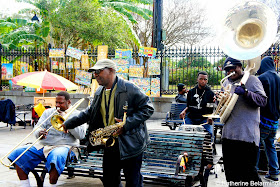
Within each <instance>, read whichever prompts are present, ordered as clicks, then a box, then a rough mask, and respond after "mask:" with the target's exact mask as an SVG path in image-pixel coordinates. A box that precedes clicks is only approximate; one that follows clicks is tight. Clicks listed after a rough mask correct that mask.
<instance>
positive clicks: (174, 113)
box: [161, 103, 187, 130]
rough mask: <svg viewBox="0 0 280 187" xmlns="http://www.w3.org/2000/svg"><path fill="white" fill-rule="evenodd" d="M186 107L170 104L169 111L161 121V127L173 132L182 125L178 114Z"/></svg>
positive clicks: (182, 104) (180, 104)
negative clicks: (166, 127)
mask: <svg viewBox="0 0 280 187" xmlns="http://www.w3.org/2000/svg"><path fill="white" fill-rule="evenodd" d="M186 107H187V104H185V103H171V108H170V111H169V112H167V113H166V117H165V119H164V120H163V121H162V123H161V124H162V126H168V127H169V128H170V130H175V129H176V127H177V126H178V125H180V124H182V123H184V121H183V119H181V118H180V113H181V112H182V111H183V110H184V109H185V108H186Z"/></svg>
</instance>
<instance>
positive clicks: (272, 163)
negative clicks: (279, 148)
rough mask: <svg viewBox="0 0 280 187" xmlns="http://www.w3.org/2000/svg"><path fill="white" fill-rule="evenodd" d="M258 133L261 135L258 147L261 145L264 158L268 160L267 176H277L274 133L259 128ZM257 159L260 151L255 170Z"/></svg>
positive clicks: (277, 164) (277, 165)
mask: <svg viewBox="0 0 280 187" xmlns="http://www.w3.org/2000/svg"><path fill="white" fill-rule="evenodd" d="M260 133H261V141H260V145H261V144H262V145H263V146H264V150H265V153H266V158H267V160H268V167H269V174H270V175H278V174H279V163H278V158H277V152H276V149H275V144H274V140H275V136H276V132H275V131H272V130H269V129H266V128H260ZM259 157H260V150H259V152H258V162H257V168H258V163H259Z"/></svg>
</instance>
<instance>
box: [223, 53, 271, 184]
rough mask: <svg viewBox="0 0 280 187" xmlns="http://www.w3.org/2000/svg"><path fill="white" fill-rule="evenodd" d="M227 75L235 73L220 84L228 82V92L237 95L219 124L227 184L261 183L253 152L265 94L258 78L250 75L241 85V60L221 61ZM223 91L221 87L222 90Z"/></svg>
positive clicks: (256, 147)
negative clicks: (221, 131) (223, 120)
mask: <svg viewBox="0 0 280 187" xmlns="http://www.w3.org/2000/svg"><path fill="white" fill-rule="evenodd" d="M224 70H225V71H226V73H227V75H229V74H230V73H232V72H234V73H235V74H234V75H232V76H231V77H229V78H228V79H226V80H225V82H224V83H223V86H224V87H227V86H228V85H231V89H230V90H229V91H230V93H231V94H233V93H235V94H237V95H239V97H238V100H237V102H236V103H235V106H234V108H233V110H232V111H231V114H230V116H229V117H228V119H227V121H226V122H225V124H224V127H223V133H222V151H223V160H224V167H225V175H226V179H227V182H228V183H229V186H235V185H236V182H245V183H243V186H244V185H245V184H246V185H247V186H250V182H261V179H260V178H259V176H258V173H257V170H256V162H257V152H258V146H259V142H260V131H259V123H260V108H259V107H263V106H265V105H266V94H265V92H264V89H263V86H262V83H261V82H260V80H259V79H258V78H257V77H255V76H253V75H250V76H249V78H248V80H247V82H246V84H245V85H244V84H242V82H240V81H241V78H242V77H243V75H244V72H243V71H242V63H241V62H240V61H239V60H236V59H233V58H231V57H228V58H227V59H226V60H225V63H224ZM222 91H224V90H222Z"/></svg>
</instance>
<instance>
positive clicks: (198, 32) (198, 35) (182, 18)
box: [133, 0, 210, 47]
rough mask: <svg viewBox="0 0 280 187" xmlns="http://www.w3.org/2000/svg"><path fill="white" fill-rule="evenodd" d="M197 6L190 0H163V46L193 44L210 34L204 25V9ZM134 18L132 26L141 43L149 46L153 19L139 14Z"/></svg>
mask: <svg viewBox="0 0 280 187" xmlns="http://www.w3.org/2000/svg"><path fill="white" fill-rule="evenodd" d="M199 7H200V6H197V4H194V3H193V1H191V0H188V1H187V0H173V1H170V0H164V2H163V24H162V25H163V30H164V31H165V32H166V40H165V41H164V44H165V46H168V47H170V46H179V45H190V46H194V45H195V44H198V43H199V42H200V41H201V40H203V39H204V38H206V37H207V36H208V35H210V31H209V30H208V28H207V27H206V26H204V24H205V22H206V20H205V18H204V16H203V12H204V9H203V8H199ZM136 20H137V22H138V23H137V24H135V25H133V28H134V30H135V32H136V33H137V35H138V37H139V39H140V41H141V44H142V45H143V46H151V43H152V42H151V41H152V31H153V20H152V19H149V20H144V19H142V18H141V17H139V16H137V17H136Z"/></svg>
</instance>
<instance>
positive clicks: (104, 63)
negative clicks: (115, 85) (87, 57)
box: [88, 59, 117, 72]
mask: <svg viewBox="0 0 280 187" xmlns="http://www.w3.org/2000/svg"><path fill="white" fill-rule="evenodd" d="M103 68H112V69H114V70H117V66H116V63H115V62H114V61H112V60H110V59H102V60H98V61H97V62H96V64H95V65H94V66H92V67H91V68H89V70H88V71H89V72H92V71H95V70H98V69H103Z"/></svg>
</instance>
